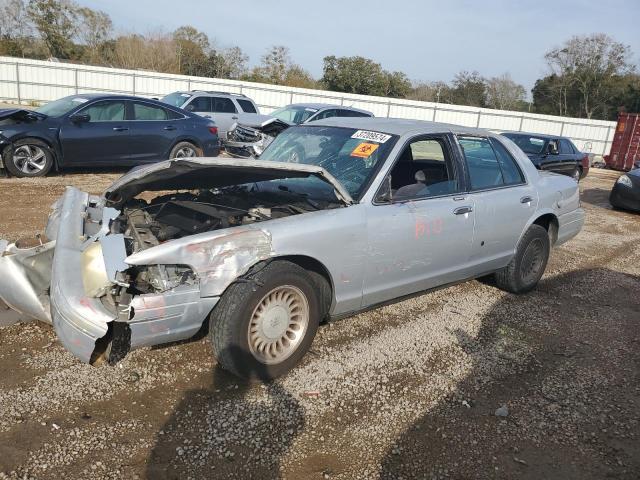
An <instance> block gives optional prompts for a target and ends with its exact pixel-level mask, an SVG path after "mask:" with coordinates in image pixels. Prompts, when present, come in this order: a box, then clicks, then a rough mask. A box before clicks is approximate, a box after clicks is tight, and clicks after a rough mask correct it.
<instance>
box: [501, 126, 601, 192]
mask: <svg viewBox="0 0 640 480" xmlns="http://www.w3.org/2000/svg"><path fill="white" fill-rule="evenodd" d="M502 135H504V136H505V137H507V138H509V139H510V140H513V142H514V143H515V144H516V145H518V146H519V147H520V148H521V149H522V151H523V152H524V153H525V154H526V155H527V156H528V157H529V159H531V161H532V162H533V164H534V165H535V167H536V168H537V169H538V170H548V171H550V172H555V173H562V174H563V175H569V176H570V177H573V178H574V179H575V180H576V181H578V182H579V181H580V179H582V178H584V177H586V176H587V174H588V173H589V155H588V154H586V153H583V152H581V151H580V150H578V149H577V147H576V146H575V145H574V144H573V142H572V141H571V140H569V139H568V138H567V137H560V136H553V135H540V134H537V133H525V132H504V133H502Z"/></svg>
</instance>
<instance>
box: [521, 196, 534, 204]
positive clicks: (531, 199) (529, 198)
mask: <svg viewBox="0 0 640 480" xmlns="http://www.w3.org/2000/svg"><path fill="white" fill-rule="evenodd" d="M531 202H533V198H531V197H530V196H528V195H527V196H526V197H522V198H521V199H520V203H531Z"/></svg>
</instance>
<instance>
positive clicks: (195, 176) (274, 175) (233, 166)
mask: <svg viewBox="0 0 640 480" xmlns="http://www.w3.org/2000/svg"><path fill="white" fill-rule="evenodd" d="M312 175H314V176H316V177H318V178H320V179H322V180H324V181H325V182H327V183H328V184H330V185H331V186H332V187H333V188H334V190H335V192H336V196H337V197H338V199H339V200H341V201H342V202H344V203H345V204H346V205H350V204H352V203H354V202H353V199H352V198H351V195H349V192H347V190H346V189H345V188H344V186H343V185H342V184H341V183H340V182H339V181H338V180H336V178H335V177H334V176H333V175H331V174H330V173H329V172H327V171H326V170H325V169H324V168H322V167H318V166H316V165H306V164H302V163H286V162H271V161H261V160H253V159H236V158H221V157H213V158H206V157H199V158H180V159H173V160H165V161H163V162H159V163H154V164H152V165H149V166H146V167H142V168H137V169H134V170H132V171H130V172H129V173H126V174H125V175H123V176H122V177H120V178H119V179H118V180H116V181H115V182H114V183H113V184H112V185H111V186H110V187H109V188H108V189H107V191H106V192H105V193H104V196H105V198H106V199H107V202H108V204H109V205H114V206H117V205H121V204H122V203H124V202H126V201H127V200H129V199H131V198H133V197H135V196H136V195H138V194H139V193H141V192H143V191H161V190H181V189H185V190H191V189H199V188H203V189H204V188H221V187H228V186H231V185H241V184H244V183H253V182H263V181H267V180H277V179H281V178H306V177H309V176H312Z"/></svg>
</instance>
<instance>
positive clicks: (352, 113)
mask: <svg viewBox="0 0 640 480" xmlns="http://www.w3.org/2000/svg"><path fill="white" fill-rule="evenodd" d="M271 116H272V117H275V118H277V119H279V120H282V121H283V122H287V123H289V124H290V125H300V124H301V123H308V122H314V121H316V120H323V119H325V118H331V117H373V113H371V112H367V111H366V110H360V109H359V108H353V107H344V106H340V105H332V104H330V103H293V104H291V105H287V106H286V107H282V108H279V109H277V110H274V111H273V112H271Z"/></svg>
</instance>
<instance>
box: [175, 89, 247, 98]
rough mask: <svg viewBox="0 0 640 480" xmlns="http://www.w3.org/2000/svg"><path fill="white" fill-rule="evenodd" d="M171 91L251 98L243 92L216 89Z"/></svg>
mask: <svg viewBox="0 0 640 480" xmlns="http://www.w3.org/2000/svg"><path fill="white" fill-rule="evenodd" d="M171 93H179V94H181V95H183V94H187V95H191V96H196V95H200V96H212V97H234V98H242V99H247V100H251V99H250V98H249V97H247V96H246V95H245V94H243V93H235V92H219V91H214V90H178V91H177V92H171ZM169 95H171V94H169Z"/></svg>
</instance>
